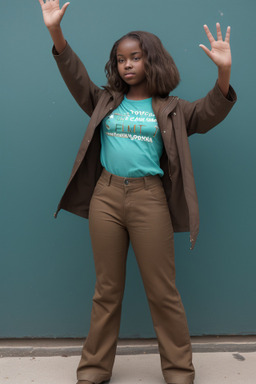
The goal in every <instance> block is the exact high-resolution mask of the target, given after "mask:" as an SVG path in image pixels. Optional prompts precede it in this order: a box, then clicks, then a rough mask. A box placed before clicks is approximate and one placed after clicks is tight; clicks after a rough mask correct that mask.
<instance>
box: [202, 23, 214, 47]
mask: <svg viewBox="0 0 256 384" xmlns="http://www.w3.org/2000/svg"><path fill="white" fill-rule="evenodd" d="M204 30H205V33H206V36H207V37H208V40H209V41H210V43H213V42H214V41H215V40H214V37H213V35H212V34H211V32H210V30H209V28H208V27H207V25H206V24H205V25H204Z"/></svg>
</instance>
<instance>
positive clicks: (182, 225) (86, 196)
mask: <svg viewBox="0 0 256 384" xmlns="http://www.w3.org/2000/svg"><path fill="white" fill-rule="evenodd" d="M52 52H53V55H54V58H55V60H56V62H57V65H58V67H59V70H60V73H61V75H62V77H63V79H64V81H65V83H66V85H67V86H68V88H69V90H70V92H71V94H72V95H73V97H74V98H75V100H76V101H77V103H78V104H79V105H80V107H81V108H82V109H83V110H84V111H85V112H86V113H87V114H88V115H89V116H90V117H91V119H90V122H89V124H88V127H87V129H86V132H85V135H84V138H83V140H82V143H81V146H80V148H79V151H78V154H77V157H76V160H75V163H74V166H73V169H72V172H71V176H70V178H69V181H68V185H67V188H66V190H65V192H64V195H63V196H62V198H61V201H60V203H59V205H58V208H57V212H56V213H55V214H54V216H55V217H57V214H58V212H59V210H60V209H65V210H67V211H69V212H72V213H74V214H76V215H79V216H82V217H84V218H88V211H89V205H90V200H91V196H92V194H93V190H94V187H95V184H96V182H97V180H98V178H99V176H100V174H101V171H102V166H101V163H100V148H101V143H100V129H99V126H100V123H101V121H102V119H103V118H104V117H105V116H106V115H107V114H109V113H110V112H111V111H113V110H114V109H115V108H117V106H118V105H119V104H120V103H121V101H122V100H123V94H121V93H118V92H112V93H110V92H109V91H107V90H105V89H101V88H99V87H98V86H96V85H95V84H94V83H93V82H92V81H91V80H90V78H89V76H88V73H87V71H86V69H85V67H84V65H83V64H82V62H81V61H80V59H79V58H78V56H77V55H76V54H75V53H74V51H73V50H72V49H71V47H70V46H69V44H68V43H67V46H66V48H65V49H64V51H63V52H62V53H61V54H59V55H58V54H57V52H56V50H55V48H54V47H53V50H52ZM235 102H236V93H235V91H234V90H233V88H232V87H231V86H230V88H229V93H228V96H227V97H224V96H223V94H222V92H221V91H220V89H219V87H218V85H217V82H216V84H215V86H214V87H213V89H212V90H211V91H210V92H209V93H208V94H207V95H206V96H205V97H204V98H202V99H199V100H196V101H194V102H192V103H191V102H188V101H185V100H182V99H179V98H178V97H175V96H168V97H166V98H160V97H153V99H152V107H153V110H154V113H155V115H156V118H157V121H158V125H159V128H160V131H161V134H162V138H163V142H164V151H163V155H162V157H161V159H160V166H161V168H162V169H163V171H164V176H163V177H162V181H163V186H164V189H165V193H166V197H167V201H168V205H169V210H170V214H171V219H172V224H173V229H174V231H175V232H186V231H190V241H191V249H193V247H194V244H195V241H196V237H197V235H198V232H199V210H198V201H197V193H196V187H195V181H194V176H193V169H192V161H191V155H190V149H189V142H188V136H190V135H192V134H193V133H206V132H207V131H209V130H210V129H211V128H213V127H214V126H216V125H217V124H219V123H220V122H221V121H222V120H223V119H224V118H225V117H226V116H227V114H228V113H229V111H230V110H231V108H232V107H233V105H234V103H235Z"/></svg>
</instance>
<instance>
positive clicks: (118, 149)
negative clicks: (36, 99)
mask: <svg viewBox="0 0 256 384" xmlns="http://www.w3.org/2000/svg"><path fill="white" fill-rule="evenodd" d="M39 2H40V4H41V7H42V11H43V17H44V22H45V24H46V26H47V28H48V29H49V32H50V34H51V36H52V39H53V42H54V46H53V55H54V58H55V60H56V62H57V65H58V67H59V70H60V72H61V75H62V77H63V79H64V80H65V82H66V84H67V86H68V88H69V90H70V92H71V93H72V95H73V96H74V98H75V99H76V101H77V102H78V104H79V105H80V106H81V108H82V109H83V110H84V111H85V112H86V113H87V114H88V115H89V116H90V117H91V120H90V123H89V125H88V128H87V130H86V133H85V136H84V138H83V141H82V143H81V146H80V149H79V152H78V154H77V157H76V160H75V163H74V167H73V170H72V173H71V176H70V179H69V182H68V186H67V188H66V190H65V193H64V195H63V197H62V199H61V201H60V203H59V206H58V210H57V212H56V214H55V217H56V216H57V213H58V211H59V210H60V209H66V210H68V211H70V212H73V213H75V214H77V215H80V216H82V217H85V218H89V229H90V235H91V241H92V248H93V254H94V260H95V270H96V287H95V294H94V297H93V307H92V315H91V326H90V331H89V334H88V336H87V339H86V342H85V344H84V347H83V351H82V357H81V360H80V363H79V366H78V369H77V377H78V384H92V383H95V384H98V383H101V382H104V381H108V380H109V379H110V377H111V374H112V368H113V363H114V358H115V351H116V345H117V339H118V333H119V325H120V316H121V304H122V298H123V292H124V285H125V265H126V255H127V250H128V245H129V240H130V241H131V243H132V246H133V249H134V253H135V255H136V259H137V261H138V265H139V268H140V272H141V276H142V279H143V284H144V287H145V290H146V294H147V298H148V301H149V305H150V310H151V315H152V319H153V324H154V328H155V331H156V335H157V339H158V344H159V352H160V357H161V367H162V372H163V376H164V379H165V381H166V383H168V384H191V383H193V380H194V367H193V364H192V353H191V344H190V336H189V332H188V326H187V321H186V316H185V312H184V308H183V305H182V302H181V299H180V296H179V293H178V291H177V288H176V286H175V265H174V244H173V232H174V231H190V240H191V248H193V246H194V244H195V241H196V236H197V234H198V227H199V216H198V204H197V197H196V190H195V184H194V178H193V171H192V164H191V157H190V152H189V145H188V138H187V137H188V136H189V135H191V134H193V133H205V132H207V131H208V130H209V129H211V128H212V127H214V126H215V125H216V124H218V123H219V122H220V121H222V120H223V119H224V118H225V116H226V115H227V114H228V112H229V111H230V109H231V108H232V106H233V105H234V103H235V100H236V95H235V92H234V90H233V89H232V87H231V86H230V85H229V79H230V69H231V53H230V46H229V39H230V27H228V28H227V32H226V37H225V40H224V41H223V39H222V35H221V29H220V25H219V24H218V23H217V40H215V39H214V38H213V36H212V34H211V33H210V31H209V29H208V27H207V26H206V25H205V26H204V28H205V32H206V34H207V36H208V38H209V41H210V43H211V47H212V49H211V51H210V50H209V49H207V48H206V47H205V46H203V45H200V46H201V47H202V49H203V50H204V51H205V52H206V54H207V55H208V56H209V57H210V58H211V59H212V60H213V62H214V63H215V64H216V65H217V67H218V80H217V81H216V84H215V86H214V87H213V89H212V90H211V91H210V92H209V93H208V94H207V95H206V96H205V97H204V98H202V99H200V100H197V101H195V102H193V103H190V102H187V101H185V100H179V98H178V97H174V96H169V93H170V91H172V90H173V89H174V88H175V87H176V86H177V85H178V83H179V72H178V70H177V68H176V65H175V63H174V61H173V59H172V58H171V56H170V55H169V53H168V52H167V51H166V50H165V49H164V47H163V46H162V44H161V41H160V40H159V39H158V38H157V37H156V36H155V35H153V34H151V33H148V32H142V31H135V32H130V33H128V34H127V35H125V36H123V37H122V38H121V39H119V40H118V41H117V42H116V43H115V44H114V46H113V48H112V50H111V53H110V59H109V61H108V63H107V64H106V67H105V70H106V75H107V78H108V83H107V85H106V86H105V87H103V89H102V88H99V87H97V86H96V85H95V84H94V83H93V82H92V81H91V80H90V78H89V76H88V74H87V71H86V69H85V67H84V66H83V64H82V63H81V61H80V60H79V58H78V57H77V56H76V54H75V53H74V52H73V51H72V49H71V47H70V46H69V44H68V43H67V41H66V40H65V39H64V37H63V34H62V31H61V28H60V22H61V19H62V17H63V15H64V13H65V11H66V9H67V7H68V5H69V3H66V4H64V6H63V7H62V8H61V9H60V7H59V1H58V0H47V1H46V2H45V3H44V1H43V0H39Z"/></svg>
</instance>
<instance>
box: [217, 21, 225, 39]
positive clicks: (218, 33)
mask: <svg viewBox="0 0 256 384" xmlns="http://www.w3.org/2000/svg"><path fill="white" fill-rule="evenodd" d="M216 29H217V40H223V38H222V34H221V29H220V23H216Z"/></svg>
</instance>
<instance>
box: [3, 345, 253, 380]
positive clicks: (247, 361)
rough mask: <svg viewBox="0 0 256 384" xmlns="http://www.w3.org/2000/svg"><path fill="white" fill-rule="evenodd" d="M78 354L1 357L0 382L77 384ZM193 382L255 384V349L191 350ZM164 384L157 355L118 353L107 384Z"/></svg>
mask: <svg viewBox="0 0 256 384" xmlns="http://www.w3.org/2000/svg"><path fill="white" fill-rule="evenodd" d="M79 359H80V358H79V356H69V357H61V356H50V357H32V356H31V357H27V356H26V357H1V358H0V383H1V384H30V383H34V384H76V367H77V365H78V362H79ZM193 361H194V366H195V369H196V380H195V384H256V352H249V353H248V352H246V353H241V352H239V353H238V352H209V353H206V352H204V353H194V354H193ZM143 383H145V384H164V380H163V377H162V373H161V370H160V359H159V355H158V354H144V355H143V354H140V355H117V356H116V360H115V365H114V371H113V376H112V379H111V381H110V384H143Z"/></svg>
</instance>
